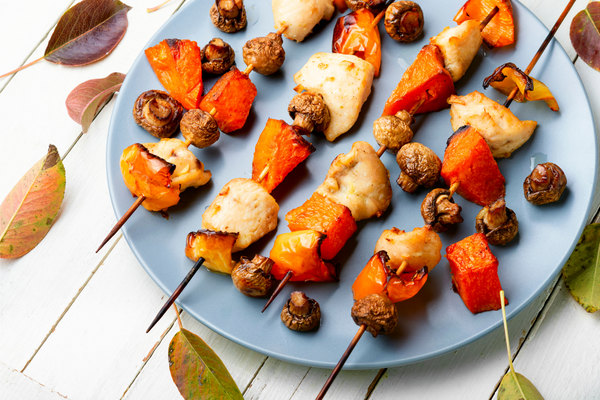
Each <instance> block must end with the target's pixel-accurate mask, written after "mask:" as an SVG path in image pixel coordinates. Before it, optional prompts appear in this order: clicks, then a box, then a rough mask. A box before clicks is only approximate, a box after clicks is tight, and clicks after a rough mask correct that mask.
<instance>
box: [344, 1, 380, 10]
mask: <svg viewBox="0 0 600 400" xmlns="http://www.w3.org/2000/svg"><path fill="white" fill-rule="evenodd" d="M345 1H346V5H347V6H348V8H350V9H351V10H352V11H356V10H360V9H361V8H366V9H368V10H373V11H375V12H377V11H381V10H383V8H384V7H385V3H386V0H345Z"/></svg>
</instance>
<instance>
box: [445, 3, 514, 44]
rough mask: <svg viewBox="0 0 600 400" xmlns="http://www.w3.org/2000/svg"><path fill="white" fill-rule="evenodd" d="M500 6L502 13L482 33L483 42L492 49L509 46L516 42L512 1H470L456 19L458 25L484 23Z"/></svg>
mask: <svg viewBox="0 0 600 400" xmlns="http://www.w3.org/2000/svg"><path fill="white" fill-rule="evenodd" d="M496 6H498V8H499V9H500V11H498V14H496V15H495V16H494V18H492V20H491V21H490V22H489V23H488V24H487V26H486V27H485V28H484V29H483V31H482V32H481V35H482V36H483V41H484V42H485V43H486V44H487V45H488V46H489V47H490V48H494V47H502V46H507V45H509V44H512V43H514V42H515V21H514V19H513V12H512V4H511V3H510V0H468V1H467V2H466V3H465V4H464V5H463V6H462V8H461V9H460V10H458V13H457V14H456V16H455V17H454V21H456V23H458V24H461V23H463V22H464V21H467V20H471V19H474V20H477V21H479V22H482V21H483V20H484V19H485V17H487V16H488V14H489V13H490V12H491V11H492V10H493V9H494V7H496Z"/></svg>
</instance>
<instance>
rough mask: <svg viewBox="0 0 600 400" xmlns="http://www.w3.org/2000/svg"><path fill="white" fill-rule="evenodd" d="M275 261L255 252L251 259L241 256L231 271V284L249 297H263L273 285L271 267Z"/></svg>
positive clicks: (273, 279)
mask: <svg viewBox="0 0 600 400" xmlns="http://www.w3.org/2000/svg"><path fill="white" fill-rule="evenodd" d="M274 264H275V262H274V261H273V260H271V259H270V258H268V257H263V256H261V255H260V254H256V255H255V256H254V258H253V259H252V260H249V259H248V258H246V257H244V256H242V257H241V258H240V262H239V263H238V264H237V265H236V266H235V267H234V269H233V271H232V272H231V279H232V280H233V285H234V286H235V287H236V288H237V290H239V291H240V292H242V293H243V294H245V295H246V296H249V297H264V296H266V295H268V294H269V293H270V292H271V291H272V290H273V287H275V278H274V277H273V275H271V268H273V265H274Z"/></svg>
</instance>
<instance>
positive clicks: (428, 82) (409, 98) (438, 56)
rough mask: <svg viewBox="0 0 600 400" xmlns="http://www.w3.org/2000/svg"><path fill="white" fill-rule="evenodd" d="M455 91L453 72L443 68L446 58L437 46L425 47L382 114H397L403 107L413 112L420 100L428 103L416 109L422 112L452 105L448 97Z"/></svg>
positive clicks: (403, 76) (407, 71) (393, 93)
mask: <svg viewBox="0 0 600 400" xmlns="http://www.w3.org/2000/svg"><path fill="white" fill-rule="evenodd" d="M453 94H456V90H455V89H454V82H453V81H452V76H450V72H448V71H447V70H446V68H444V57H443V56H442V52H441V51H440V49H439V48H438V47H437V46H435V45H431V44H429V45H426V46H424V47H423V48H422V49H421V51H420V52H419V54H418V55H417V58H416V59H415V61H414V62H413V63H412V65H411V66H410V67H408V69H407V70H406V71H405V72H404V75H402V79H401V80H400V83H398V86H396V89H394V91H393V92H392V94H391V96H390V97H389V99H388V100H387V102H386V103H385V107H384V109H383V115H394V114H396V113H397V112H398V111H400V110H405V111H409V112H410V111H411V110H412V109H413V107H414V106H415V105H416V104H417V103H419V101H421V100H425V102H424V103H423V104H422V105H421V106H420V107H419V109H418V110H417V111H416V114H422V113H426V112H429V111H439V110H442V109H444V108H447V107H449V105H448V103H447V102H446V99H447V98H448V97H450V96H451V95H453Z"/></svg>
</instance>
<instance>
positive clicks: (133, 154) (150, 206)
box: [119, 143, 180, 211]
mask: <svg viewBox="0 0 600 400" xmlns="http://www.w3.org/2000/svg"><path fill="white" fill-rule="evenodd" d="M119 166H120V168H121V173H122V174H123V180H124V181H125V186H127V188H128V189H129V191H130V192H131V194H133V195H134V196H136V197H140V196H142V195H143V196H146V199H145V200H144V202H143V203H142V205H143V206H144V208H145V209H146V210H148V211H162V210H166V209H167V208H169V207H171V206H174V205H175V204H177V203H179V193H180V187H179V185H172V184H171V175H172V174H173V172H174V171H175V165H174V164H171V163H168V162H166V161H165V160H163V159H162V158H160V157H158V156H155V155H154V154H152V153H150V152H149V151H148V149H146V148H145V147H144V146H143V145H141V144H139V143H136V144H132V145H131V146H129V147H127V148H126V149H125V150H123V154H122V155H121V161H120V163H119Z"/></svg>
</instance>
